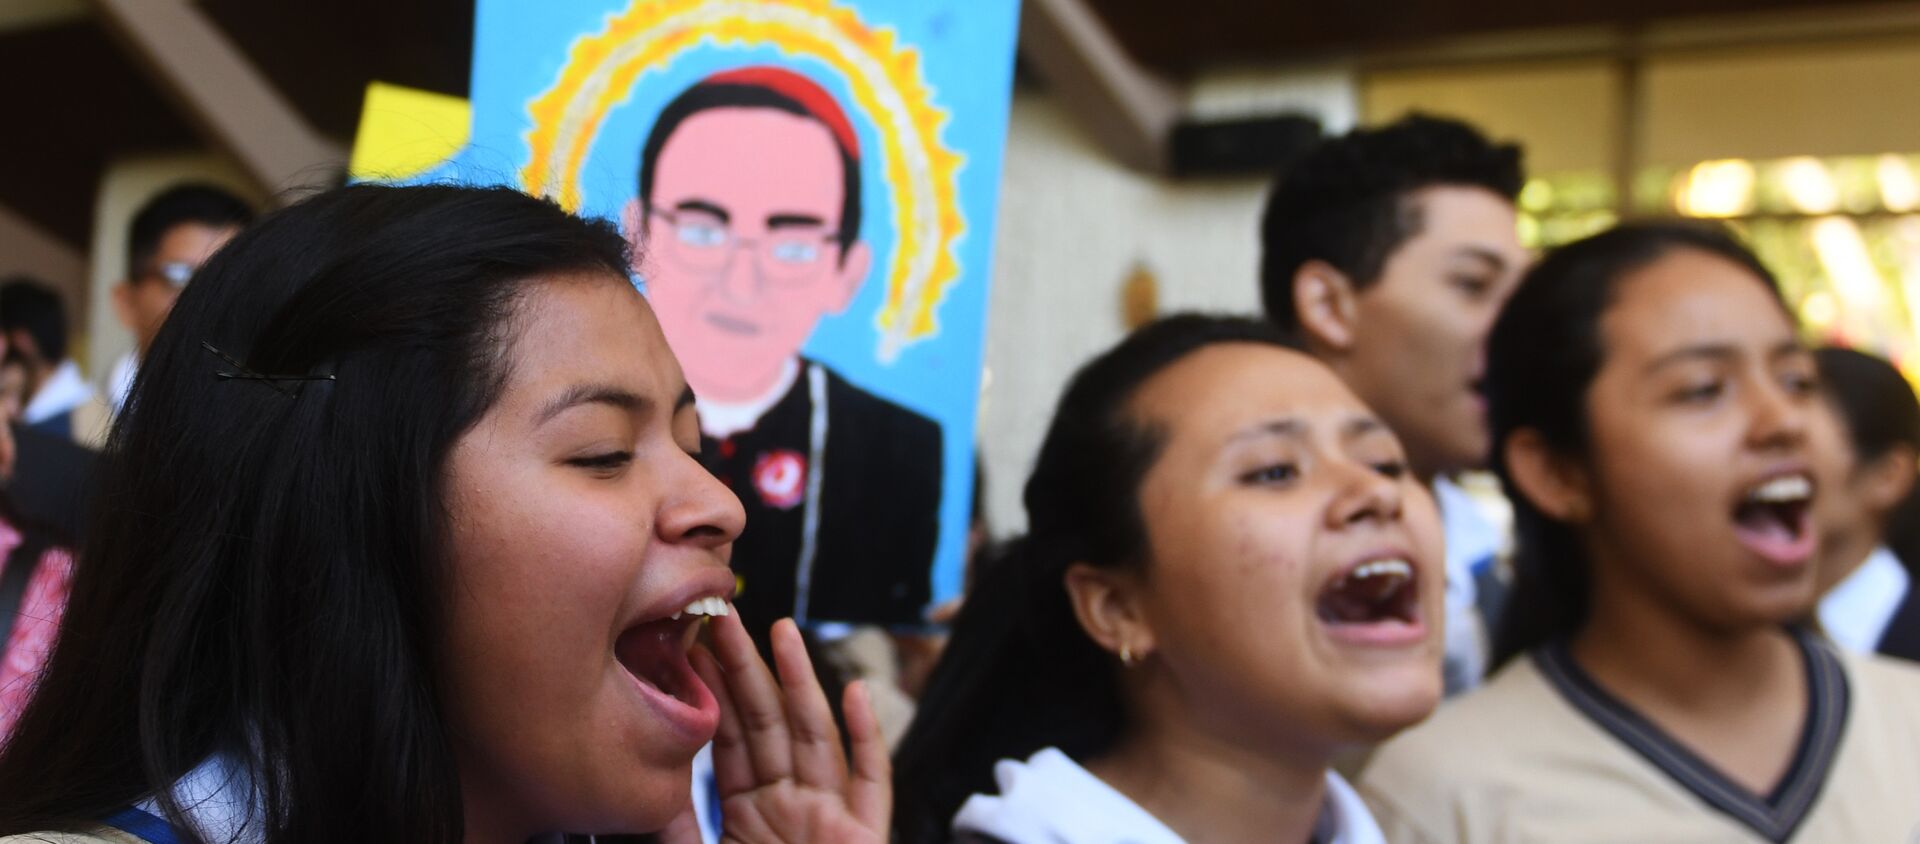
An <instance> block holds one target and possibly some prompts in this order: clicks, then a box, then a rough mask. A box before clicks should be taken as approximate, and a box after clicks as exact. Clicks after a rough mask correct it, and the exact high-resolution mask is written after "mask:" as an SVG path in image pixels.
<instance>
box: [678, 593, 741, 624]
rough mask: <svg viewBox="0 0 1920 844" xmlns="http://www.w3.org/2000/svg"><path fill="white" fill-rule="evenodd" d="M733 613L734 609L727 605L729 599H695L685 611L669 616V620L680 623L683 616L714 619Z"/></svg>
mask: <svg viewBox="0 0 1920 844" xmlns="http://www.w3.org/2000/svg"><path fill="white" fill-rule="evenodd" d="M732 612H733V607H732V606H731V605H729V604H728V603H727V599H725V598H695V599H694V600H693V601H691V602H689V603H688V604H687V606H686V608H685V609H683V610H681V611H679V612H677V613H674V614H673V615H672V616H669V618H670V619H672V620H673V621H679V620H680V617H681V616H683V615H704V616H709V617H714V616H724V615H729V614H731V613H732Z"/></svg>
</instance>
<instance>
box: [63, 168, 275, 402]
mask: <svg viewBox="0 0 1920 844" xmlns="http://www.w3.org/2000/svg"><path fill="white" fill-rule="evenodd" d="M252 220H253V209H252V208H251V207H249V206H248V205H247V203H246V202H245V201H243V200H241V199H240V198H239V197H237V196H234V195H233V194H232V193H229V192H228V191H226V190H224V189H222V188H218V187H214V186H213V185H205V184H182V185H175V186H173V187H171V188H168V189H166V190H164V191H161V192H160V193H159V194H156V195H155V196H154V197H153V198H152V199H149V200H147V203H146V204H145V205H143V206H141V207H140V210H139V211H137V212H135V213H134V215H133V221H132V223H131V224H130V226H129V227H128V230H127V279H126V281H123V282H121V283H120V284H119V285H117V286H115V287H114V288H113V309H114V313H115V314H116V315H117V316H118V317H119V318H120V324H121V325H124V326H126V328H127V331H129V332H131V333H132V334H133V341H134V348H133V350H132V351H130V352H127V353H126V354H125V355H122V356H121V357H120V359H119V360H118V361H115V362H114V365H113V369H112V371H111V372H109V373H108V375H107V382H106V394H107V404H108V405H109V407H110V408H111V409H112V411H113V413H115V414H118V413H119V412H120V410H121V409H122V408H123V407H124V406H125V405H126V402H127V391H128V390H130V389H132V387H133V378H134V374H135V373H136V372H138V371H139V369H140V361H141V359H142V358H144V357H145V356H146V353H147V349H148V348H150V347H152V345H153V338H154V336H155V335H156V334H157V333H159V331H160V324H161V323H162V322H165V321H166V318H167V313H168V312H169V311H171V310H173V302H174V300H175V299H177V298H179V297H180V291H181V290H182V289H184V288H185V287H186V286H187V282H188V281H190V280H192V279H193V274H194V273H195V272H198V271H199V269H200V265H201V264H204V263H206V261H207V258H208V257H209V256H211V255H213V253H214V252H217V251H219V249H220V247H221V246H223V245H225V244H226V242H227V241H229V240H232V239H233V236H234V235H235V234H238V233H239V232H240V229H242V228H244V227H245V226H246V225H247V224H248V223H249V222H252ZM96 365H98V364H96Z"/></svg>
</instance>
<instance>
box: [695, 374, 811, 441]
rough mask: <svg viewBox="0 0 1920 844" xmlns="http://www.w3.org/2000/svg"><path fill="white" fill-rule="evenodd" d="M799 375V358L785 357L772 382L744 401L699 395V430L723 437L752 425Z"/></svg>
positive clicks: (777, 400) (776, 402)
mask: <svg viewBox="0 0 1920 844" xmlns="http://www.w3.org/2000/svg"><path fill="white" fill-rule="evenodd" d="M799 377H800V359H799V358H787V360H786V362H785V363H782V364H781V365H780V375H779V377H777V378H775V379H773V386H771V387H769V388H767V390H766V392H764V393H761V394H760V395H758V396H755V397H753V398H751V399H748V400H747V401H743V402H722V401H716V400H711V399H707V398H700V399H698V407H699V409H700V430H701V431H702V432H704V433H706V435H707V436H709V437H712V438H714V439H716V440H724V439H726V438H728V437H731V436H733V435H734V434H738V433H740V432H741V431H745V430H747V429H749V428H752V427H753V426H754V425H756V424H758V423H759V422H760V417H762V416H765V415H766V413H767V411H768V410H771V409H773V406H774V405H776V404H779V403H780V399H781V398H782V397H784V396H786V394H787V391H788V390H790V389H793V382H794V381H795V380H797V379H798V378H799Z"/></svg>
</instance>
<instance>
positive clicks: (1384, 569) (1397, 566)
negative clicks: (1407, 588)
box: [1351, 560, 1413, 577]
mask: <svg viewBox="0 0 1920 844" xmlns="http://www.w3.org/2000/svg"><path fill="white" fill-rule="evenodd" d="M1382 574H1384V575H1398V576H1400V577H1411V576H1413V566H1412V565H1410V564H1408V563H1407V561H1406V560H1378V561H1375V562H1371V563H1363V564H1361V566H1360V567H1359V568H1356V569H1354V570H1353V574H1352V575H1351V576H1352V577H1373V576H1374V575H1382Z"/></svg>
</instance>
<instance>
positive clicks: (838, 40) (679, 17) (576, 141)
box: [520, 0, 966, 362]
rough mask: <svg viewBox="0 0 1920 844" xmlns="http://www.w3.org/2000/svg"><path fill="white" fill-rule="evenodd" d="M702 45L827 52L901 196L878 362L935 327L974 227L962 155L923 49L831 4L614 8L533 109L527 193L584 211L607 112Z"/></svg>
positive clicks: (779, 1) (730, 2) (734, 1)
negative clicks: (964, 240)
mask: <svg viewBox="0 0 1920 844" xmlns="http://www.w3.org/2000/svg"><path fill="white" fill-rule="evenodd" d="M703 42H705V43H710V44H713V45H716V46H721V47H752V46H761V45H773V46H775V47H778V48H780V49H781V50H782V51H783V52H785V53H787V54H789V55H795V56H806V57H812V58H815V59H819V60H821V61H823V62H825V63H826V64H827V65H828V66H829V67H832V68H833V69H834V71H835V72H836V73H838V74H839V75H840V76H841V77H843V78H844V79H845V80H846V81H847V85H848V88H849V90H851V91H852V93H853V98H854V101H855V103H856V104H857V106H858V111H859V112H860V113H862V114H864V115H866V116H867V117H868V119H869V120H871V121H872V123H873V126H874V129H875V130H876V133H877V134H878V135H879V137H880V149H881V161H882V163H883V165H884V169H885V176H886V184H887V185H888V187H889V189H890V191H891V193H892V199H893V203H892V205H893V224H894V232H895V238H894V243H893V249H892V251H891V253H890V254H889V255H888V257H887V260H886V262H885V267H886V279H887V287H886V291H887V296H886V303H885V304H884V305H883V306H882V307H881V308H880V311H879V313H878V314H877V315H875V317H874V324H875V327H876V328H878V329H879V331H880V338H881V339H880V349H879V356H880V359H881V360H882V361H886V362H891V361H892V360H893V359H894V358H895V357H897V356H898V355H899V353H900V350H901V349H902V348H904V347H906V346H907V345H908V344H910V343H913V342H915V341H918V340H923V339H926V338H928V337H931V336H933V335H934V334H936V333H937V332H938V331H939V323H938V321H937V320H936V319H935V311H936V310H937V309H938V307H939V304H940V302H941V301H942V300H943V299H944V298H945V297H946V293H947V290H948V289H949V288H951V287H952V286H953V283H954V282H955V281H956V280H958V279H959V276H960V264H959V262H958V261H957V260H956V259H955V258H954V256H953V247H954V244H955V242H956V241H958V240H959V238H960V235H961V234H962V233H963V232H964V231H965V230H966V220H965V218H964V217H963V216H962V215H961V213H960V204H959V196H958V194H959V191H958V180H957V178H956V177H957V175H958V173H959V170H960V165H961V164H962V163H963V162H964V161H965V156H963V155H962V154H960V153H958V152H956V151H954V150H953V149H951V148H949V147H948V146H947V145H946V144H945V143H943V142H942V141H941V140H940V130H941V129H942V128H943V127H944V126H945V125H946V122H947V117H948V115H947V112H946V111H945V110H944V109H942V108H940V107H938V106H935V105H934V104H933V90H932V88H931V87H930V86H929V85H928V84H927V82H926V79H925V78H924V77H922V76H921V73H920V54H919V51H918V50H916V49H914V48H913V47H911V46H907V45H902V44H898V43H897V38H896V36H895V33H894V31H893V29H892V28H891V27H871V26H868V25H867V24H865V23H863V22H862V21H861V20H860V16H859V14H858V13H857V12H856V11H855V10H853V9H851V8H848V7H846V6H841V5H837V4H835V3H833V2H831V0H634V3H633V4H632V5H631V6H629V7H627V10H626V11H625V12H620V13H614V14H609V15H608V16H607V25H606V28H605V29H603V30H601V31H600V32H599V33H597V34H594V35H585V36H582V37H580V38H579V39H578V40H576V41H575V42H574V44H573V46H572V48H571V49H569V50H568V54H567V63H566V65H565V67H563V68H562V69H561V71H560V77H559V79H558V80H557V81H556V82H555V83H554V85H553V87H551V88H549V89H547V91H546V92H545V93H542V94H540V95H539V96H537V97H535V98H534V99H533V100H531V101H530V102H529V103H528V104H527V111H528V113H529V114H530V115H531V116H532V117H533V126H532V128H530V129H529V130H528V131H527V134H526V139H527V144H528V146H529V147H530V148H531V150H532V157H531V158H530V159H529V160H528V162H527V164H526V166H525V167H523V168H522V169H521V171H520V181H521V186H522V188H523V189H524V190H526V191H527V192H528V193H531V194H534V195H536V196H550V197H553V198H554V199H555V200H556V201H558V202H559V203H560V205H561V206H562V207H564V208H566V209H568V210H570V211H571V210H578V209H579V207H580V170H581V167H582V165H583V163H584V162H585V161H586V158H587V153H588V151H589V150H590V148H591V147H592V145H593V140H594V138H595V137H596V136H597V135H598V134H599V131H600V125H601V123H602V122H604V121H605V120H606V116H607V112H609V111H611V110H612V109H613V107H614V106H616V105H618V104H620V103H622V102H625V101H626V99H627V95H628V92H629V91H631V90H633V85H634V82H635V81H636V80H638V79H639V77H640V76H641V75H643V74H645V73H647V72H648V71H650V70H654V69H657V68H661V67H664V66H666V65H667V64H669V63H671V62H672V61H673V59H674V58H675V57H676V56H678V55H679V54H681V53H683V52H685V51H687V50H689V49H691V48H693V47H695V46H697V45H699V44H701V43H703Z"/></svg>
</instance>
